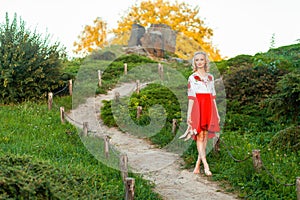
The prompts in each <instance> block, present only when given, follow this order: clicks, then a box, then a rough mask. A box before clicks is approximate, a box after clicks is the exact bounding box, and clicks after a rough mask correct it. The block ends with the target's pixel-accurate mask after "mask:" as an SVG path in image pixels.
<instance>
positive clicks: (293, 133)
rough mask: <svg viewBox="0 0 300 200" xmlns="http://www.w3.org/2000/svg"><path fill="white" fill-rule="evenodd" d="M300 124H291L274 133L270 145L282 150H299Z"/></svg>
mask: <svg viewBox="0 0 300 200" xmlns="http://www.w3.org/2000/svg"><path fill="white" fill-rule="evenodd" d="M299 128H300V126H299V125H298V126H297V125H292V126H290V127H288V128H286V129H283V130H281V131H279V132H278V133H276V135H275V136H274V137H273V138H272V140H271V142H270V147H272V148H277V149H280V150H283V151H294V152H297V151H299V150H300V131H299V130H300V129H299Z"/></svg>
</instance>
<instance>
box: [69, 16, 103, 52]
mask: <svg viewBox="0 0 300 200" xmlns="http://www.w3.org/2000/svg"><path fill="white" fill-rule="evenodd" d="M78 39H79V42H74V46H75V48H76V49H75V50H74V52H75V53H77V54H80V53H82V54H83V55H86V54H88V53H91V52H92V51H94V50H96V49H99V48H103V47H104V46H105V45H106V44H107V23H106V22H104V21H103V20H102V19H101V18H100V17H97V18H96V19H95V20H94V25H93V26H90V25H86V26H85V27H84V30H83V31H82V33H81V35H80V36H78Z"/></svg>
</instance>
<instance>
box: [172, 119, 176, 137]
mask: <svg viewBox="0 0 300 200" xmlns="http://www.w3.org/2000/svg"><path fill="white" fill-rule="evenodd" d="M176 126H177V120H176V119H173V122H172V133H173V134H174V135H175V134H176Z"/></svg>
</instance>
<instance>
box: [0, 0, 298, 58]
mask: <svg viewBox="0 0 300 200" xmlns="http://www.w3.org/2000/svg"><path fill="white" fill-rule="evenodd" d="M169 1H170V2H175V0H169ZM177 1H178V2H179V3H181V2H185V3H187V4H189V5H191V7H193V8H194V7H196V6H198V7H199V9H200V10H199V17H200V18H201V19H202V20H203V21H204V23H205V26H207V27H209V28H211V29H212V30H213V32H214V35H213V37H212V38H211V41H212V44H213V46H215V47H216V48H217V49H219V50H220V53H221V55H222V57H225V58H231V57H234V56H237V55H240V54H249V55H254V54H256V53H259V52H266V51H268V49H269V48H270V47H271V38H272V36H273V35H274V41H275V47H280V46H285V45H290V44H294V43H297V40H299V39H300V25H299V20H300V12H299V8H300V1H299V0H285V1H283V0H177ZM139 2H141V0H84V1H82V0H78V1H74V0H51V1H50V0H43V1H39V0H0V23H4V22H5V13H6V12H8V14H9V16H10V19H12V17H13V14H14V13H16V14H17V16H18V17H21V18H22V19H23V20H24V21H25V22H26V27H27V28H29V29H30V30H34V29H37V31H38V32H39V33H41V34H44V33H45V34H46V33H48V34H50V35H51V36H52V37H51V39H53V40H54V41H59V42H60V43H61V44H62V45H64V46H65V47H66V49H67V52H68V55H69V56H71V57H72V56H74V54H72V50H73V49H74V47H73V43H74V42H75V41H77V37H78V35H80V33H81V32H82V30H83V28H84V26H85V25H93V20H95V19H96V18H97V17H101V18H102V19H103V20H104V21H106V22H107V24H108V29H111V28H116V27H117V21H118V20H120V19H121V17H122V16H125V13H126V11H128V9H129V8H130V7H131V6H132V5H134V4H136V3H137V4H139Z"/></svg>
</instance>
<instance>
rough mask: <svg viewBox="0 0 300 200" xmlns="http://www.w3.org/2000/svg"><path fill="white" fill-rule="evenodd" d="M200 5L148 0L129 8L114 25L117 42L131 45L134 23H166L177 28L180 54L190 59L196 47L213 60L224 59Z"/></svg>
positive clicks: (177, 43)
mask: <svg viewBox="0 0 300 200" xmlns="http://www.w3.org/2000/svg"><path fill="white" fill-rule="evenodd" d="M198 15H199V8H198V7H195V8H191V6H190V5H188V4H186V3H178V2H176V3H174V4H171V3H170V2H169V1H166V0H154V1H151V0H145V1H142V2H141V3H140V5H134V6H132V7H131V8H130V9H129V12H128V14H127V16H125V17H123V18H122V19H121V20H120V21H118V27H117V28H116V29H113V30H112V32H113V33H114V35H115V37H114V39H113V40H112V43H113V44H121V45H127V43H128V40H129V37H130V31H131V27H132V24H140V25H142V26H144V27H149V26H150V25H151V24H166V25H168V26H170V27H171V28H172V29H173V30H174V31H176V32H177V39H176V52H175V53H176V54H177V55H178V56H179V57H181V58H183V59H189V58H191V57H192V55H193V53H194V52H195V51H199V50H203V51H205V52H207V53H208V54H209V56H210V59H211V60H213V61H218V60H221V59H222V58H221V55H220V53H219V50H217V49H216V48H214V47H213V45H212V43H211V41H210V39H211V37H212V35H213V30H212V29H210V28H208V27H205V25H204V22H203V21H202V20H201V19H200V18H199V16H198Z"/></svg>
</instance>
